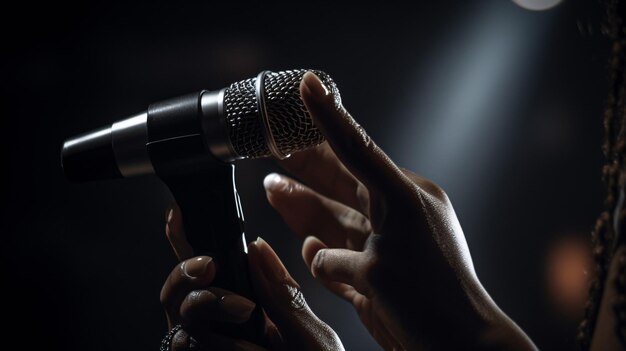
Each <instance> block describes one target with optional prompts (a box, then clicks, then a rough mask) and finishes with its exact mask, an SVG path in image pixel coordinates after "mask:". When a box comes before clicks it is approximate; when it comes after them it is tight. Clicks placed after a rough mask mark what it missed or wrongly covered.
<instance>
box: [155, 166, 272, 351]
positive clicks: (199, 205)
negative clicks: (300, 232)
mask: <svg viewBox="0 0 626 351" xmlns="http://www.w3.org/2000/svg"><path fill="white" fill-rule="evenodd" d="M234 171H235V166H234V165H233V164H227V163H222V162H214V163H204V164H200V165H199V167H198V169H196V170H195V171H193V172H185V173H180V174H175V175H168V176H161V179H162V180H163V181H164V183H165V184H166V185H167V186H168V188H169V189H170V191H171V193H172V195H173V196H174V198H175V199H176V202H177V204H178V206H179V207H180V210H181V212H182V219H183V225H184V229H185V236H186V237H187V241H188V242H189V243H190V244H191V246H192V248H193V250H194V255H195V256H198V255H207V256H211V257H212V258H213V260H214V262H215V264H216V268H217V271H216V277H215V280H214V281H213V283H211V285H213V286H216V287H219V288H223V289H226V290H229V291H232V292H233V293H235V294H239V295H241V296H244V297H246V298H248V299H250V300H252V301H254V302H255V303H256V302H257V301H256V299H255V296H254V292H253V289H252V284H251V281H250V277H249V273H248V272H249V270H248V260H247V244H248V241H247V240H246V237H245V233H244V230H243V212H242V208H241V202H240V198H239V195H238V194H237V189H236V186H235V173H234ZM212 327H213V330H214V331H215V332H217V333H220V334H222V335H227V336H230V337H232V338H236V339H245V340H247V341H250V342H253V343H255V344H257V345H261V346H267V342H266V340H265V338H264V330H265V318H264V315H263V311H262V309H261V306H260V305H259V304H258V303H257V305H256V307H255V310H254V311H253V313H252V316H251V318H250V320H249V321H248V322H246V323H243V324H233V323H215V324H214V325H212Z"/></svg>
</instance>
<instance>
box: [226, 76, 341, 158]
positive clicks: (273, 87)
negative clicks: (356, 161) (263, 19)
mask: <svg viewBox="0 0 626 351" xmlns="http://www.w3.org/2000/svg"><path fill="white" fill-rule="evenodd" d="M308 71H311V72H313V73H315V74H316V75H317V76H318V77H319V78H320V79H321V80H322V82H323V83H324V85H325V86H326V88H327V89H329V90H330V92H331V94H333V95H334V96H335V97H336V99H339V91H338V89H337V86H336V84H335V82H334V81H333V80H332V79H331V78H330V76H329V75H328V74H326V73H324V72H322V71H318V70H306V69H296V70H288V71H280V72H270V71H265V72H262V73H261V74H259V75H258V76H257V77H255V78H250V79H246V80H242V81H239V82H237V83H233V84H231V85H230V86H229V87H228V88H226V89H225V91H224V115H225V119H226V125H227V127H228V133H229V138H230V143H231V145H232V147H233V150H234V151H235V152H236V153H237V155H238V156H239V157H240V158H258V157H265V156H269V155H273V156H275V157H277V158H285V157H288V156H289V155H290V154H292V153H294V152H296V151H300V150H304V149H308V148H310V147H313V146H316V145H319V144H321V143H322V142H323V141H324V137H323V136H322V134H321V133H320V132H319V131H318V130H317V128H316V127H315V125H314V124H313V120H312V119H311V116H310V115H309V112H308V111H307V109H306V106H305V105H304V102H303V101H302V98H301V96H300V81H301V80H302V76H304V74H305V73H306V72H308Z"/></svg>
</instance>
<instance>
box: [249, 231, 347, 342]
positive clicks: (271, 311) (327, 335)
mask: <svg viewBox="0 0 626 351" xmlns="http://www.w3.org/2000/svg"><path fill="white" fill-rule="evenodd" d="M248 260H249V266H250V276H251V279H252V283H253V286H254V289H255V292H256V293H257V297H258V301H259V303H260V304H261V305H262V306H263V307H264V309H265V312H266V313H267V316H268V317H269V318H270V319H271V320H272V321H273V322H274V323H275V324H276V326H277V327H278V329H279V330H280V334H281V335H282V337H283V338H284V340H285V342H286V343H287V345H290V347H291V348H292V349H298V350H343V346H342V344H341V341H340V340H339V338H338V337H337V334H336V333H335V332H334V331H333V330H332V329H331V328H330V327H329V326H328V325H326V323H324V322H322V321H321V320H319V318H317V316H316V315H315V314H314V313H313V311H311V309H310V308H309V307H308V305H307V303H306V301H305V299H304V296H303V295H302V292H301V291H300V286H299V285H298V283H297V282H296V281H295V280H294V279H293V278H292V277H291V275H290V274H289V272H288V271H287V269H286V268H285V266H284V265H283V264H282V262H281V261H280V259H279V258H278V256H277V255H276V253H275V252H274V250H272V248H271V247H270V246H269V244H267V243H266V242H265V241H264V240H263V239H261V238H259V239H257V240H256V241H255V242H253V243H251V244H250V245H249V246H248Z"/></svg>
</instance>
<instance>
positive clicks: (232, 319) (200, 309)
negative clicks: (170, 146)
mask: <svg viewBox="0 0 626 351" xmlns="http://www.w3.org/2000/svg"><path fill="white" fill-rule="evenodd" d="M166 234H167V237H168V240H169V242H170V244H171V245H172V248H173V249H174V252H175V253H176V255H177V257H178V258H179V259H180V260H181V263H180V264H178V265H177V266H176V267H175V268H174V269H173V270H172V272H171V273H170V274H169V276H168V278H167V281H166V282H165V284H164V285H163V288H162V290H161V302H162V304H163V306H164V307H165V311H166V314H167V320H168V325H169V329H172V328H173V327H174V326H175V325H178V324H181V325H182V328H181V329H180V330H179V331H177V332H176V334H174V337H173V338H172V346H171V349H172V351H179V350H192V349H193V350H220V351H221V350H250V351H258V350H265V349H264V348H262V347H260V346H259V345H255V344H252V343H250V342H248V341H244V340H234V339H232V338H229V337H227V336H224V335H220V334H219V332H217V331H216V330H214V328H213V326H212V323H215V322H226V323H235V324H236V323H244V322H246V321H247V320H248V319H249V318H250V316H251V313H252V311H253V310H254V308H255V303H254V302H252V301H250V300H248V299H246V298H245V297H243V296H240V295H237V294H235V293H233V292H230V291H227V290H224V289H220V288H219V287H215V286H211V282H212V281H213V279H214V278H215V274H216V266H215V263H214V262H213V260H212V258H211V257H208V256H198V257H192V256H193V249H192V248H191V246H190V245H189V244H188V243H187V241H186V239H185V235H184V230H183V226H182V219H181V214H180V211H179V210H178V208H175V209H174V210H172V211H170V212H169V215H168V221H167V224H166ZM248 260H249V263H250V265H249V266H250V277H251V280H252V283H253V287H254V289H255V293H256V294H257V297H258V301H257V302H258V303H259V304H260V305H261V306H262V307H263V310H264V313H265V324H266V326H265V338H266V339H267V340H268V343H269V345H270V348H271V349H272V350H343V346H342V344H341V340H339V337H338V336H337V334H336V333H335V332H334V331H333V330H332V329H331V328H330V327H329V326H328V325H326V323H324V322H322V321H321V320H319V319H318V318H317V317H316V316H315V314H314V313H313V311H311V309H310V308H309V307H308V305H307V303H306V301H305V299H304V297H303V296H302V293H301V292H300V286H299V285H298V283H297V282H296V281H295V280H294V279H293V278H292V277H291V276H290V275H289V272H288V271H287V269H286V268H285V266H284V265H283V264H282V262H281V261H280V259H279V258H278V256H277V255H276V253H275V252H274V250H272V248H271V247H270V246H269V244H267V242H265V241H264V240H263V239H260V238H259V239H258V240H256V241H255V242H253V243H251V244H250V245H249V246H248Z"/></svg>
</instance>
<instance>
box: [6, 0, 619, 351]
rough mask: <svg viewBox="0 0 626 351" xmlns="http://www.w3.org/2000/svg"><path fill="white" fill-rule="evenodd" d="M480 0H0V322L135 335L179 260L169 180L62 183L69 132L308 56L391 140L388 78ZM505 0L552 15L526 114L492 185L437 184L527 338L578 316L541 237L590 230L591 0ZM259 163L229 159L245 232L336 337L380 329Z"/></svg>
mask: <svg viewBox="0 0 626 351" xmlns="http://www.w3.org/2000/svg"><path fill="white" fill-rule="evenodd" d="M487 3H490V2H484V1H473V2H472V1H468V2H454V1H447V2H445V1H444V2H440V1H429V2H422V3H411V4H410V5H400V4H384V5H383V4H382V3H378V4H373V5H365V4H363V5H338V4H323V3H302V4H295V3H290V4H284V5H278V4H262V3H261V2H257V3H241V4H232V5H226V4H220V5H217V4H216V3H213V2H204V3H200V2H172V3H155V4H140V3H135V2H128V3H126V4H109V3H103V4H86V3H81V4H78V5H76V6H69V5H62V4H58V3H48V4H45V5H35V4H15V5H16V7H15V9H13V10H8V9H5V11H3V12H4V13H3V15H4V16H3V17H4V18H3V21H2V24H1V26H2V37H3V38H2V46H3V52H4V54H3V59H2V63H1V66H0V73H1V75H2V84H1V86H2V95H3V104H2V118H1V123H2V129H1V131H2V134H3V138H2V155H3V160H5V162H4V167H3V173H4V175H5V177H3V178H4V182H3V183H4V184H3V187H2V194H1V195H2V203H3V210H2V220H1V221H0V228H1V234H2V238H3V240H2V242H1V244H0V249H1V252H2V278H3V279H2V280H3V283H2V285H1V286H2V287H1V289H2V295H3V300H2V301H3V308H2V311H3V312H2V317H3V319H4V320H5V321H7V322H9V327H8V328H4V329H3V330H2V335H3V338H2V340H3V341H4V342H8V341H9V340H15V341H16V342H17V343H18V345H20V347H27V348H28V347H30V346H31V345H33V344H37V343H42V345H47V347H48V348H49V349H63V350H74V349H81V350H150V349H156V348H158V345H159V341H160V338H161V336H162V335H163V333H164V332H165V331H166V324H165V318H164V314H163V312H162V310H161V307H160V304H159V300H158V296H159V290H160V287H161V284H162V282H163V281H164V278H165V277H166V275H167V273H168V272H169V271H170V269H171V268H172V267H173V265H174V264H175V263H176V260H175V257H174V255H173V253H172V252H171V251H170V248H169V246H168V243H167V241H166V239H165V236H164V232H163V227H164V216H165V214H164V212H165V209H166V207H167V206H168V204H169V203H170V201H171V197H170V195H169V193H168V191H167V189H166V188H165V187H164V185H163V184H161V183H160V182H159V181H158V180H157V179H154V178H149V177H148V178H141V179H130V180H112V181H105V182H98V183H90V184H70V183H68V182H66V181H65V179H64V178H63V174H62V170H61V167H60V159H59V151H60V147H61V144H62V141H63V140H64V139H65V138H67V137H70V136H73V135H75V134H76V133H80V132H83V131H86V130H90V129H92V128H95V127H100V126H103V125H105V124H108V123H111V122H113V121H115V120H117V119H120V118H123V117H126V116H129V115H131V114H134V113H136V112H139V111H141V110H143V109H145V108H146V107H147V105H148V104H150V103H152V102H155V101H158V100H161V99H165V98H169V97H174V96H177V95H181V94H184V93H188V92H193V91H197V90H200V89H218V88H222V87H224V86H226V85H227V84H229V83H231V82H234V81H238V80H241V79H244V78H248V77H252V76H254V75H255V74H256V73H258V72H259V71H260V70H263V69H269V70H283V69H289V68H317V69H322V70H324V71H326V72H328V73H329V74H330V75H331V76H333V78H334V79H335V80H336V81H337V82H338V84H339V88H340V90H341V92H342V97H343V100H344V102H345V104H346V106H347V107H348V109H350V110H351V112H352V113H353V115H354V116H355V117H356V118H357V120H359V122H361V123H362V125H363V126H364V127H365V128H366V129H367V130H368V131H369V132H370V134H371V135H372V137H373V138H374V139H375V140H377V142H378V143H379V144H380V145H382V146H383V148H385V147H392V146H393V145H394V143H395V142H396V139H395V138H394V133H396V132H399V131H401V130H403V128H402V127H403V123H404V120H403V118H407V117H406V116H402V115H393V114H392V113H390V112H389V111H394V110H395V108H394V107H397V106H401V104H403V103H404V102H403V101H401V100H402V99H400V94H398V91H399V90H400V91H403V90H404V91H405V90H406V89H408V88H407V87H408V86H410V85H411V80H412V79H413V78H412V76H411V75H410V74H407V72H408V71H409V70H410V69H412V68H414V67H426V65H427V63H426V62H425V60H423V56H424V55H425V53H427V52H428V50H429V49H431V48H433V47H435V46H436V44H437V43H438V42H440V41H442V40H445V33H446V31H447V30H448V29H450V28H452V27H454V26H455V25H456V24H457V23H459V22H462V21H463V19H464V18H466V17H467V16H470V15H472V14H475V13H480V10H481V7H484V6H486V4H487ZM502 6H508V7H510V8H511V9H510V11H514V12H515V13H519V16H521V17H523V18H524V19H528V20H529V21H532V20H533V19H534V18H542V19H543V20H546V21H549V22H550V23H551V26H550V30H549V32H547V33H545V36H546V38H545V45H544V46H543V47H542V52H541V55H540V60H539V61H538V64H537V65H535V67H534V69H533V70H532V71H529V72H528V73H527V74H528V75H532V76H533V77H535V79H534V80H533V83H532V84H531V85H530V86H529V87H528V90H529V91H532V92H531V93H529V94H526V95H525V96H526V97H525V100H524V101H523V103H524V105H525V106H526V108H525V109H523V110H521V111H509V113H508V114H509V116H508V117H512V116H517V115H519V114H526V116H522V118H521V121H522V122H521V124H520V127H519V130H520V132H519V133H518V134H517V139H516V140H518V142H516V144H515V147H516V149H515V150H516V151H515V152H513V153H512V154H511V157H507V158H506V160H504V161H503V162H502V163H501V164H493V165H491V166H490V167H492V168H494V169H498V170H501V171H500V172H499V173H498V175H499V176H498V177H497V180H496V181H495V182H491V183H489V184H483V185H482V186H484V187H496V188H497V189H498V191H497V195H494V196H491V197H490V198H485V199H482V198H475V197H474V198H471V199H467V198H463V196H464V195H463V194H464V193H463V192H462V191H459V192H458V193H457V192H455V189H456V188H454V187H451V188H446V190H448V193H449V195H450V197H451V198H452V199H453V202H454V201H455V200H458V203H459V206H457V208H456V210H457V213H458V215H459V217H460V219H461V223H462V224H463V223H467V225H464V229H465V231H466V235H467V237H468V242H469V245H470V248H471V249H472V250H473V251H472V252H473V256H474V261H475V265H476V269H477V271H478V274H479V277H480V278H481V280H482V281H483V283H484V285H485V286H486V287H487V288H488V289H489V291H490V292H491V294H492V296H493V297H494V299H495V301H496V302H497V303H498V304H499V305H500V306H501V307H502V308H503V309H504V310H505V311H507V312H508V313H509V314H510V315H511V316H512V317H513V318H514V319H515V320H516V321H518V323H519V324H520V325H521V326H522V327H523V328H524V329H525V330H526V331H527V332H528V333H529V335H530V336H531V337H532V338H533V339H534V340H535V341H536V342H537V344H538V345H539V346H540V348H542V349H546V350H548V349H554V350H557V349H559V350H560V349H570V348H572V346H573V339H574V336H575V325H576V321H575V320H574V319H571V318H566V317H564V316H562V315H559V314H558V313H557V312H555V310H554V309H553V308H552V307H551V304H550V301H549V299H548V298H547V296H546V287H545V281H544V275H543V274H544V270H545V269H544V257H545V253H546V250H547V249H548V245H549V243H550V242H551V241H552V239H554V238H556V237H558V236H559V235H560V233H563V232H568V233H575V235H580V236H582V237H585V236H587V235H588V232H589V230H590V229H591V227H592V225H593V222H594V219H595V217H596V215H597V213H598V212H599V210H600V208H601V201H602V186H601V182H600V176H599V175H600V167H601V162H602V158H601V152H600V142H601V131H602V129H601V112H602V103H603V99H604V96H605V91H606V89H605V87H606V83H605V72H604V68H605V61H606V60H605V57H606V52H607V43H606V42H605V41H604V40H603V39H602V37H601V35H600V34H599V25H598V23H599V19H600V18H601V14H602V11H601V8H600V7H599V5H598V4H597V3H595V2H593V1H592V2H587V3H585V4H582V2H580V3H579V2H575V1H565V2H564V3H563V4H562V5H560V6H558V7H556V8H555V9H552V10H550V11H547V12H545V13H534V12H530V11H527V10H523V9H521V8H517V7H516V5H514V4H513V3H512V2H511V3H508V4H505V5H502ZM9 20H14V21H13V22H11V21H9ZM498 30H499V28H493V31H496V32H497V31H498ZM457 59H458V60H460V61H463V60H464V57H462V56H460V57H458V58H457ZM422 70H423V71H428V70H427V67H426V68H422ZM554 96H558V97H559V99H560V100H561V101H564V102H565V103H566V105H567V106H568V109H567V111H568V117H567V118H568V119H566V121H565V122H563V123H564V124H563V126H561V125H560V124H558V123H557V129H558V130H561V129H564V130H566V131H567V133H568V134H567V135H568V137H567V138H565V139H563V140H561V139H559V140H557V144H558V148H556V149H550V150H548V151H551V152H547V151H546V150H544V149H543V146H542V145H541V144H537V143H536V142H534V141H533V139H529V140H525V139H526V138H525V137H524V135H526V134H524V133H530V132H532V131H533V130H534V128H538V126H539V127H540V126H542V125H543V122H545V121H544V119H542V118H546V117H538V114H536V113H535V112H537V111H538V110H539V107H537V106H544V105H545V100H546V99H549V98H550V97H554ZM535 107H536V108H535ZM533 116H534V117H533ZM421 117H422V116H412V118H416V119H418V120H419V119H420V118H421ZM547 119H548V122H550V120H549V118H547ZM559 123H560V122H559ZM549 138H550V137H549ZM555 150H556V151H555ZM405 151H406V152H407V153H409V154H410V152H411V150H405ZM395 156H398V157H400V156H403V155H400V154H399V153H397V152H396V154H392V157H395ZM403 157H404V156H403ZM274 170H277V168H276V166H275V165H274V164H273V163H272V162H271V161H269V160H254V161H247V162H240V163H238V164H237V177H238V181H239V184H238V186H239V191H240V193H241V196H242V200H243V206H244V213H245V216H246V229H247V232H248V235H249V236H250V237H253V236H256V235H261V236H263V237H264V238H265V239H266V240H267V241H268V242H270V244H272V245H274V246H275V248H276V250H277V251H278V253H279V254H280V255H281V257H283V258H284V260H285V262H286V263H287V266H288V268H289V269H290V270H291V271H292V273H293V275H294V276H295V277H296V279H297V280H298V281H300V282H301V283H302V286H303V289H304V293H305V296H307V297H308V300H309V303H310V305H311V306H312V308H313V309H314V310H315V311H317V312H318V315H319V316H320V317H321V318H322V319H324V320H326V321H328V323H329V324H330V325H331V326H333V327H334V328H335V329H336V330H337V331H338V332H339V334H340V336H341V337H342V338H343V340H344V342H345V345H346V347H347V348H348V349H351V350H357V349H358V350H367V349H376V346H375V345H374V344H373V342H372V339H371V338H370V337H369V335H368V334H367V332H366V331H365V330H364V329H363V327H361V326H360V324H359V322H358V319H357V318H356V317H355V316H354V314H353V313H352V309H351V308H350V307H349V306H347V305H346V304H344V303H343V302H342V301H339V300H338V299H335V298H333V297H332V296H331V295H330V294H329V293H327V292H326V291H325V290H324V289H323V288H321V287H319V286H318V285H317V284H316V283H315V282H314V281H313V280H312V279H311V278H310V277H309V275H308V273H307V272H306V269H305V267H304V264H303V263H302V261H301V259H300V257H299V251H300V250H299V246H298V245H299V243H298V240H297V239H295V238H294V237H293V236H292V235H291V234H290V233H289V231H288V229H287V228H286V226H285V225H284V224H283V223H282V222H281V221H280V219H279V218H278V216H277V215H276V214H275V212H274V211H273V210H272V209H271V208H270V207H269V206H268V205H267V203H266V202H265V200H264V192H263V189H262V187H261V183H262V179H263V176H264V175H265V174H267V173H268V172H270V171H274ZM415 171H417V172H424V173H425V174H427V173H428V172H427V170H420V169H415ZM434 180H435V181H438V180H437V179H434ZM443 185H444V187H445V184H443ZM472 202H482V203H483V205H484V208H485V211H484V213H482V215H480V216H475V215H471V216H470V215H468V214H467V213H469V212H471V211H469V209H468V208H469V207H471V203H472ZM464 221H465V222H464ZM416 288H419V286H416Z"/></svg>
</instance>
